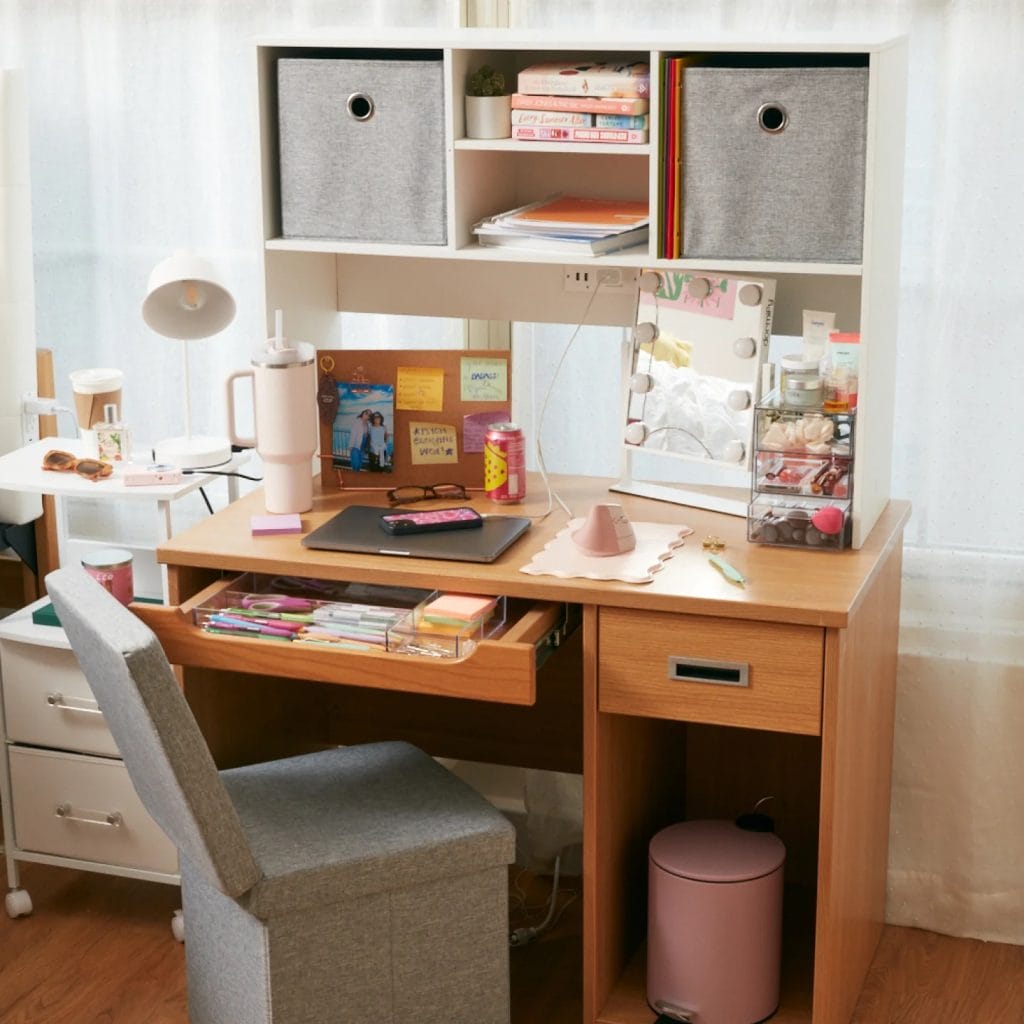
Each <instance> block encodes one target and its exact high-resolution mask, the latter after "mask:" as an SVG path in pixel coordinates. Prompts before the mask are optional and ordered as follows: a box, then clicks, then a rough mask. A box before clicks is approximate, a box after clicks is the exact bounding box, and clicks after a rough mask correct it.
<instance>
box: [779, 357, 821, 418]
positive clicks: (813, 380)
mask: <svg viewBox="0 0 1024 1024" xmlns="http://www.w3.org/2000/svg"><path fill="white" fill-rule="evenodd" d="M781 365H782V385H781V395H782V402H783V404H784V405H787V406H792V407H793V408H796V409H820V408H821V403H822V400H823V399H824V396H825V389H824V382H823V381H822V379H821V375H820V373H819V372H818V362H817V360H805V359H800V358H798V357H795V356H783V357H782V360H781Z"/></svg>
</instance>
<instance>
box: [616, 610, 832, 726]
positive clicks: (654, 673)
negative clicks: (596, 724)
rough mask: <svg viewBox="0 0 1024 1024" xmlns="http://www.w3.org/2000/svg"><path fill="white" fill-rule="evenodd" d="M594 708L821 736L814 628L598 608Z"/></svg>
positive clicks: (820, 652)
mask: <svg viewBox="0 0 1024 1024" xmlns="http://www.w3.org/2000/svg"><path fill="white" fill-rule="evenodd" d="M598 646H599V653H598V666H599V669H598V670H599V683H598V687H599V689H598V695H599V696H598V700H599V707H600V710H601V711H607V712H612V713H615V714H625V715H645V716H649V717H653V718H671V719H677V720H679V721H686V722H706V723H710V724H714V725H733V726H743V727H746V728H751V729H768V730H772V731H775V732H792V733H805V734H808V735H818V734H819V733H820V732H821V689H822V672H823V666H824V632H823V630H822V629H820V628H819V627H817V626H793V625H785V624H781V623H769V622H741V621H738V620H733V619H718V618H712V617H709V616H701V615H674V614H670V613H664V612H641V611H633V610H629V609H622V608H609V609H602V610H601V612H600V619H599V633H598Z"/></svg>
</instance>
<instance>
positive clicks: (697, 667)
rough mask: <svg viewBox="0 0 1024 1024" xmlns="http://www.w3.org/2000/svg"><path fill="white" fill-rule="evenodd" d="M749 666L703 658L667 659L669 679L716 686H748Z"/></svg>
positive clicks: (742, 663) (743, 663) (671, 657)
mask: <svg viewBox="0 0 1024 1024" xmlns="http://www.w3.org/2000/svg"><path fill="white" fill-rule="evenodd" d="M749 675H750V666H749V665H748V664H746V663H745V662H741V661H707V660H705V659H704V658H677V657H673V656H670V657H669V659H668V677H669V679H682V680H683V681H684V682H688V683H715V684H716V685H718V686H749V685H750V679H749Z"/></svg>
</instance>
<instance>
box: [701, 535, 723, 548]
mask: <svg viewBox="0 0 1024 1024" xmlns="http://www.w3.org/2000/svg"><path fill="white" fill-rule="evenodd" d="M700 546H701V547H702V548H703V549H704V550H705V551H724V550H725V541H724V540H722V538H721V537H711V536H708V537H705V538H704V539H703V540H702V541H701V543H700Z"/></svg>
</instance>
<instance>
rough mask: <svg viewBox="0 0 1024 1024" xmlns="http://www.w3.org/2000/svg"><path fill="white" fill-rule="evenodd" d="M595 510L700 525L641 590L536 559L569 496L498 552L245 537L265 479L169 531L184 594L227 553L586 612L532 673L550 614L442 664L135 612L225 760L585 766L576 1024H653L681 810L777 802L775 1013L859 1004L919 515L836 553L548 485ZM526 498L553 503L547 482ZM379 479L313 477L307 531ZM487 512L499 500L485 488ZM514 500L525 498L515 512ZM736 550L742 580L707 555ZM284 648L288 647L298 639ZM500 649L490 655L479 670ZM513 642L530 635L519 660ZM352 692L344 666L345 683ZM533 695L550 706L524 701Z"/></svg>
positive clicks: (877, 924) (174, 570)
mask: <svg viewBox="0 0 1024 1024" xmlns="http://www.w3.org/2000/svg"><path fill="white" fill-rule="evenodd" d="M554 483H555V486H556V487H557V489H558V491H559V493H560V494H561V495H562V496H563V498H564V499H565V500H566V501H567V503H568V504H569V506H570V507H571V508H572V509H573V511H574V514H576V515H582V514H583V513H584V512H585V511H586V509H587V508H588V507H589V505H590V504H591V503H592V502H594V501H608V500H618V501H620V502H621V503H622V504H623V506H624V507H625V508H626V511H627V513H628V515H629V516H630V518H631V519H633V520H634V521H638V522H639V521H658V522H673V523H680V524H686V525H689V526H691V527H692V528H693V530H694V535H693V537H692V539H691V540H690V541H689V542H688V543H687V544H686V545H685V546H684V547H683V548H682V549H681V550H680V551H678V552H677V554H676V555H675V556H674V557H673V558H672V559H671V560H670V561H669V562H668V563H667V564H666V567H665V569H664V570H663V571H662V572H661V573H659V574H658V576H657V577H656V579H655V580H654V581H653V582H651V583H649V584H643V585H630V584H625V583H614V582H595V581H591V580H584V579H558V578H556V577H553V576H528V575H526V574H524V573H521V572H520V571H519V569H520V567H521V566H523V565H525V564H526V563H527V562H528V561H529V560H530V558H531V557H532V555H533V554H534V553H535V552H536V551H538V550H540V549H541V548H542V547H543V546H544V544H545V543H546V542H547V541H549V540H550V539H551V538H552V537H553V536H554V534H555V533H557V531H558V530H559V529H561V528H562V527H563V526H564V525H565V517H564V515H563V514H561V513H558V512H557V511H556V512H555V513H552V514H551V515H550V516H549V517H548V518H547V519H544V520H541V521H539V522H537V523H536V525H535V526H534V528H533V529H531V530H530V532H529V533H528V534H527V535H526V536H525V537H524V538H523V539H522V540H521V541H519V542H518V543H517V544H516V545H514V546H513V547H512V548H511V549H510V550H509V551H507V552H506V553H505V554H504V555H503V557H502V558H501V559H499V560H498V561H497V562H495V563H494V564H492V565H486V566H484V565H471V564H468V563H459V564H456V563H448V562H434V561H428V560H422V559H405V558H398V557H395V558H388V557H381V556H367V555H347V554H337V553H330V552H314V551H309V550H307V549H305V548H303V547H301V545H300V543H299V539H298V538H297V537H295V536H283V537H261V538H253V537H252V536H251V534H250V529H249V517H250V516H251V515H252V514H254V513H258V512H262V511H263V508H262V495H261V493H260V492H256V493H255V494H253V495H250V496H248V497H246V498H244V499H242V500H241V501H238V502H236V503H235V504H233V505H231V506H229V507H228V508H227V509H225V510H223V511H222V512H219V513H218V514H217V515H215V516H213V517H212V518H211V519H209V520H207V521H206V522H204V523H202V524H200V525H198V526H196V527H194V528H192V529H189V530H187V531H185V532H184V533H181V534H179V535H177V536H175V537H173V538H172V539H171V540H170V541H168V542H167V543H165V544H163V545H162V546H161V547H160V548H159V550H158V557H159V559H160V560H161V561H163V562H165V563H166V564H167V567H168V583H169V589H170V595H171V600H172V602H173V603H175V604H182V603H184V604H185V606H186V607H187V604H188V600H189V599H190V598H192V597H194V596H195V595H196V594H197V593H199V592H200V590H201V589H202V588H203V587H205V586H206V585H207V584H209V583H210V581H211V580H212V579H214V578H215V577H217V576H219V575H220V574H221V573H223V572H225V571H226V572H243V571H256V572H261V573H272V574H281V573H285V574H292V575H303V576H311V577H318V578H322V579H330V580H350V581H357V582H375V583H388V584H396V585H403V586H415V587H426V588H431V589H432V588H435V587H438V588H442V589H452V590H461V591H466V592H471V593H481V594H504V595H506V596H507V597H509V598H514V599H515V601H514V602H512V603H513V604H514V605H515V606H516V607H517V609H519V610H522V609H523V608H525V607H529V604H530V603H531V602H556V603H569V604H571V605H579V606H580V607H581V608H582V627H581V629H579V630H578V631H577V632H576V634H575V635H574V637H573V638H571V640H570V641H568V642H566V643H565V644H564V645H563V647H562V649H560V650H559V651H558V652H557V654H556V655H555V656H554V657H553V658H552V659H551V660H550V661H549V662H548V664H547V665H546V666H545V668H544V669H543V670H541V671H540V672H538V673H537V674H536V678H535V679H534V677H533V675H532V673H530V672H529V671H526V673H525V676H526V681H525V683H524V680H523V675H524V672H523V658H522V657H521V656H520V654H521V652H522V650H524V649H525V650H526V651H527V652H529V650H530V645H531V644H532V641H533V640H534V639H535V638H536V634H537V633H538V632H543V630H544V629H545V628H546V625H545V623H544V622H543V621H542V620H541V619H539V618H531V616H530V613H527V614H526V615H525V617H524V618H522V619H520V620H519V622H520V624H519V625H514V626H512V627H511V629H510V633H511V634H512V644H511V646H510V647H509V648H508V649H507V651H510V652H511V654H509V655H508V658H509V664H510V665H511V666H512V667H511V668H510V670H509V673H508V675H509V677H510V678H511V682H509V680H508V679H506V678H505V673H504V672H503V670H502V668H501V666H502V658H503V657H504V656H505V655H503V653H502V650H501V647H500V644H497V643H495V644H491V642H489V641H488V642H486V643H485V644H481V645H479V647H478V648H477V651H476V652H474V654H473V655H471V657H470V658H468V659H466V661H465V662H460V663H458V664H447V665H443V666H441V667H440V668H438V666H437V663H436V662H434V663H432V664H431V665H429V666H428V665H425V664H423V663H422V662H421V661H419V659H412V658H408V657H405V656H402V655H395V654H390V655H381V656H377V655H367V654H361V653H342V652H334V651H319V650H318V651H314V652H308V653H307V652H297V651H295V650H294V649H291V648H288V647H287V645H283V644H268V643H266V642H263V641H259V640H248V639H235V638H226V637H212V636H209V635H205V634H201V633H200V632H199V631H198V630H196V629H194V628H193V627H192V626H191V625H190V622H189V620H188V616H187V615H186V616H183V615H182V614H180V613H179V611H178V610H177V609H176V608H171V609H162V610H153V609H144V608H142V607H140V608H139V611H140V613H141V614H143V615H144V617H145V618H146V619H147V620H148V621H149V622H150V623H151V624H152V625H153V626H154V628H155V629H156V630H157V632H158V633H159V634H160V636H161V639H162V640H163V642H164V644H165V646H166V648H167V650H168V654H169V656H170V658H171V660H172V661H175V662H177V663H179V664H181V665H183V666H188V667H186V668H183V669H182V678H183V684H184V686H185V689H186V693H187V695H188V698H189V701H190V703H191V705H192V706H193V708H194V709H195V711H196V714H197V717H198V718H199V721H200V723H201V725H202V726H203V729H204V732H205V733H206V735H207V737H208V739H209V740H210V743H211V747H212V748H213V750H214V753H215V756H216V757H217V758H218V760H219V762H220V763H222V764H229V763H237V762H239V761H242V760H246V759H256V758H262V757H267V756H277V755H280V754H283V753H288V752H293V751H294V750H297V749H309V747H310V746H315V745H317V744H322V743H330V742H351V741H355V740H364V739H372V738H377V737H379V736H383V735H387V736H402V737H404V738H409V739H412V740H414V741H415V742H418V743H420V744H421V745H422V746H424V747H425V748H426V749H428V750H430V751H431V752H432V753H435V754H438V755H448V756H455V757H468V758H474V759H477V760H490V761H494V762H498V763H519V764H526V765H533V766H539V767H545V768H557V769H561V770H570V771H572V770H575V771H579V770H582V772H583V777H584V934H585V938H584V950H583V960H584V1019H585V1021H586V1022H587V1024H590V1022H594V1021H600V1022H605V1024H649V1022H651V1021H652V1020H653V1019H654V1014H653V1013H652V1012H651V1011H650V1009H649V1008H648V1007H647V1006H646V1004H645V1001H644V966H643V965H644V959H643V957H644V953H643V933H644V922H645V914H646V907H645V888H646V874H647V864H646V847H647V842H648V840H649V839H650V837H651V836H652V835H653V834H654V833H655V832H656V831H657V830H658V829H659V828H661V827H662V826H664V825H666V824H668V823H670V822H672V821H677V820H680V819H681V818H683V817H688V818H700V817H733V816H735V815H736V814H737V813H739V812H742V811H745V810H749V809H750V808H751V807H752V805H753V804H754V802H755V801H756V800H758V799H759V798H760V797H762V796H769V795H771V796H774V798H775V799H774V801H773V803H772V804H771V812H772V813H773V814H774V816H775V818H776V823H777V830H778V832H779V834H780V836H781V837H782V838H783V840H784V841H785V842H786V846H787V865H786V874H787V886H788V887H787V899H786V906H787V923H786V928H785V946H786V957H785V962H784V967H783V994H782V1003H781V1006H780V1010H779V1012H778V1013H777V1014H776V1016H775V1017H774V1018H773V1020H775V1021H778V1022H782V1024H790V1022H797V1021H799V1022H808V1021H813V1024H841V1022H845V1021H847V1020H848V1019H849V1017H850V1015H851V1014H852V1011H853V1008H854V1005H855V1003H856V1000H857V996H858V993H859V991H860V987H861V984H862V982H863V978H864V975H865V972H866V970H867V968H868V966H869V964H870V962H871V958H872V955H873V953H874V950H875V946H876V944H877V941H878V938H879V935H880V931H881V925H882V920H883V911H884V904H885V876H886V862H887V853H888V822H889V779H890V766H891V755H892V718H893V702H894V689H895V675H896V643H897V629H898V619H899V598H900V565H901V543H902V531H903V526H904V524H905V522H906V518H907V515H908V512H909V508H908V506H907V505H906V504H904V503H898V502H892V503H890V504H889V506H888V507H887V509H886V510H885V512H884V513H883V515H882V517H881V519H880V520H879V522H878V524H877V526H876V527H875V529H874V530H873V532H872V534H871V536H870V537H869V538H868V541H867V543H866V544H865V545H864V547H862V548H861V549H860V550H859V551H855V552H844V553H841V554H833V553H824V552H818V553H815V552H804V551H789V550H783V549H778V548H763V547H757V546H753V545H749V544H748V543H747V542H746V539H745V523H744V521H743V520H741V519H738V518H733V517H728V516H722V515H719V514H716V513H712V512H706V511H702V510H698V509H691V508H681V507H679V506H675V505H670V504H664V503H659V502H652V501H648V500H646V499H641V498H633V497H629V496H623V495H614V496H610V495H609V494H608V493H607V491H606V490H605V486H606V482H605V481H596V480H584V479H576V478H574V479H565V480H555V481H554ZM531 487H532V492H531V495H532V496H531V499H530V500H529V501H528V503H527V505H526V512H527V513H528V514H539V513H540V512H542V511H543V510H544V508H545V507H546V504H547V502H546V498H545V497H542V494H543V491H542V488H541V485H540V481H539V480H531ZM347 501H349V502H354V503H362V504H378V503H380V504H383V496H382V495H380V494H377V493H369V494H368V493H358V492H352V493H349V494H347V495H346V496H343V495H341V494H340V493H339V492H337V491H330V492H325V493H322V494H318V495H317V497H316V499H315V506H314V509H313V511H312V512H310V513H308V514H306V515H304V516H303V527H304V529H306V530H309V529H312V528H314V527H316V526H318V525H320V524H321V523H322V522H324V521H325V520H326V519H327V518H329V517H330V516H331V515H333V514H334V513H335V512H337V511H338V510H339V509H340V508H342V507H343V505H344V504H345V503H346V502H347ZM474 504H475V505H476V507H477V508H478V509H479V510H480V511H482V512H483V511H490V512H494V511H499V510H497V509H496V508H495V507H494V506H492V505H489V503H487V502H486V501H484V500H482V499H481V500H480V501H477V502H475V503H474ZM514 511H516V512H519V511H520V509H519V508H516V509H514ZM708 534H714V535H716V536H719V537H721V538H722V539H723V540H724V541H725V542H726V544H727V550H726V557H727V558H728V559H729V560H730V561H731V562H733V564H735V565H736V566H737V568H739V569H740V570H741V571H742V572H743V573H744V575H745V576H746V577H747V578H748V580H749V583H748V585H747V587H746V588H745V589H740V588H738V587H736V586H734V585H732V584H730V583H728V582H727V581H725V580H724V579H723V578H722V576H720V575H719V573H718V572H717V571H715V570H714V569H713V568H711V566H709V565H708V563H707V559H706V555H705V553H704V552H703V551H702V550H701V545H700V542H701V539H702V538H703V537H704V536H705V535H708ZM282 649H283V650H282ZM481 651H484V657H483V659H482V665H483V666H484V667H481V668H474V667H473V665H474V663H475V661H476V659H477V658H478V656H479V655H480V654H481ZM517 652H519V653H517ZM671 655H677V656H682V657H683V658H694V659H701V658H704V659H718V660H724V661H728V662H737V663H742V664H745V665H748V666H749V685H748V686H746V687H736V686H716V685H710V684H708V683H693V682H686V681H682V680H678V679H669V678H668V675H667V664H668V657H669V656H671ZM339 683H340V684H344V685H336V684H339ZM531 701H532V703H530V702H531Z"/></svg>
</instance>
